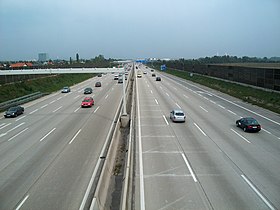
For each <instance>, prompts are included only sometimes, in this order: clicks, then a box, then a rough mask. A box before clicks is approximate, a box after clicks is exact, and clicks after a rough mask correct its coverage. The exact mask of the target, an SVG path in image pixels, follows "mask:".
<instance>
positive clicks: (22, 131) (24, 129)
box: [8, 128, 28, 141]
mask: <svg viewBox="0 0 280 210" xmlns="http://www.w3.org/2000/svg"><path fill="white" fill-rule="evenodd" d="M26 130H28V128H25V129H24V130H22V131H20V132H19V133H17V134H16V135H14V136H13V137H11V138H10V139H9V140H8V141H11V140H13V139H14V138H16V137H17V136H19V135H20V134H22V133H23V132H24V131H26Z"/></svg>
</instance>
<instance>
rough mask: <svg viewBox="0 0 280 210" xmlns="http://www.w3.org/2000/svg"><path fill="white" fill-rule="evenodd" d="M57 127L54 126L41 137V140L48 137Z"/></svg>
mask: <svg viewBox="0 0 280 210" xmlns="http://www.w3.org/2000/svg"><path fill="white" fill-rule="evenodd" d="M55 129H56V128H53V129H52V130H51V131H50V132H48V133H47V134H46V135H45V136H44V137H43V138H41V139H40V141H43V140H44V139H45V138H47V136H48V135H50V134H51V133H52V132H53V131H54V130H55Z"/></svg>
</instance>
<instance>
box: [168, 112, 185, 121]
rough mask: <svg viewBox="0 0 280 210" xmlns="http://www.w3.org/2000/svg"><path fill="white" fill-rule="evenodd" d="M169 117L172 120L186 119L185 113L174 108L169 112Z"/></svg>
mask: <svg viewBox="0 0 280 210" xmlns="http://www.w3.org/2000/svg"><path fill="white" fill-rule="evenodd" d="M170 119H171V120H172V121H173V122H185V121H186V115H185V113H184V112H183V111H182V110H180V109H174V110H172V111H171V112H170Z"/></svg>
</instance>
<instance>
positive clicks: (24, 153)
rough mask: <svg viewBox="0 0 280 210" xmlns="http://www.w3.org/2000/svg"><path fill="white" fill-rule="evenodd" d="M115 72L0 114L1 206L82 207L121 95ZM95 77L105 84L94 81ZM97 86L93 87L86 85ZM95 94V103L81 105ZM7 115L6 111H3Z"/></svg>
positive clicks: (1, 207)
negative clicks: (16, 111) (9, 114)
mask: <svg viewBox="0 0 280 210" xmlns="http://www.w3.org/2000/svg"><path fill="white" fill-rule="evenodd" d="M113 76H114V75H113V74H112V75H111V74H107V75H105V76H103V77H94V78H92V79H90V80H87V81H85V82H83V83H80V84H78V85H76V86H74V87H71V92H70V93H60V92H57V93H54V94H51V95H48V96H46V97H44V98H41V99H38V100H36V101H33V102H31V103H29V104H26V105H23V106H24V107H25V113H24V114H23V115H20V116H18V117H17V118H9V119H5V118H1V119H0V209H1V210H2V209H3V210H8V209H28V210H30V209H36V210H37V209H75V210H76V209H79V208H80V206H81V203H82V201H83V199H84V196H85V192H86V190H87V188H88V184H89V182H90V179H91V177H92V174H93V171H94V169H95V165H96V162H97V160H98V159H99V155H100V152H101V149H102V147H103V145H104V142H105V139H106V137H107V135H108V131H109V129H110V127H111V125H112V123H113V119H114V116H115V113H116V110H117V107H118V105H119V103H120V100H121V96H122V85H121V84H117V81H116V80H113ZM96 81H101V82H102V87H99V88H96V87H94V85H95V82H96ZM86 87H92V88H93V93H92V94H90V95H84V94H83V90H84V88H86ZM85 96H92V97H93V98H94V100H95V104H94V106H93V107H92V108H81V107H80V104H81V101H82V99H83V98H84V97H85ZM2 116H3V115H2Z"/></svg>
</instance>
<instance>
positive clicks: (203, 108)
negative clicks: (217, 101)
mask: <svg viewBox="0 0 280 210" xmlns="http://www.w3.org/2000/svg"><path fill="white" fill-rule="evenodd" d="M199 107H200V108H201V109H202V110H203V111H205V112H208V111H207V110H206V109H205V108H203V107H202V106H199Z"/></svg>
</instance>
